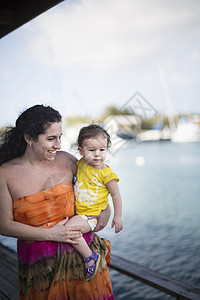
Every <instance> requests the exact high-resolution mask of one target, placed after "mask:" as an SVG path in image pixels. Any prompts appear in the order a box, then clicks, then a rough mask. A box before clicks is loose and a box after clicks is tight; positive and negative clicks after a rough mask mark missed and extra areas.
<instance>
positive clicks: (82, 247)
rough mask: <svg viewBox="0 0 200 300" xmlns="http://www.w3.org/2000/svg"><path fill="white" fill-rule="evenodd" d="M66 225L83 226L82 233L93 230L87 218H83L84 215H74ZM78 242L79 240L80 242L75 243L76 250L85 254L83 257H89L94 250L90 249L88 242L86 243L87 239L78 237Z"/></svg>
mask: <svg viewBox="0 0 200 300" xmlns="http://www.w3.org/2000/svg"><path fill="white" fill-rule="evenodd" d="M65 226H81V227H82V230H81V232H82V233H86V232H89V231H91V228H90V225H89V224H88V223H87V222H86V221H85V220H83V218H82V217H79V216H78V215H76V216H73V217H72V218H71V219H70V220H69V221H68V222H67V223H66V225H65ZM76 242H78V244H76V245H73V247H74V249H76V251H78V252H79V253H80V254H81V255H82V256H83V258H87V257H89V256H90V255H92V251H91V250H90V248H89V246H88V244H87V243H86V241H85V239H84V238H83V237H80V238H78V239H76Z"/></svg>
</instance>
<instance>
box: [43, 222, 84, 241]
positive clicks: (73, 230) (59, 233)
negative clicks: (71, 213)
mask: <svg viewBox="0 0 200 300" xmlns="http://www.w3.org/2000/svg"><path fill="white" fill-rule="evenodd" d="M68 220H69V218H65V219H64V220H62V221H60V222H59V223H57V224H56V225H54V226H53V227H51V228H49V229H48V230H49V231H50V238H49V239H50V240H51V241H55V242H64V243H69V244H72V245H77V244H78V241H76V239H78V238H80V237H81V236H82V233H81V229H82V228H81V226H65V224H66V223H67V221H68Z"/></svg>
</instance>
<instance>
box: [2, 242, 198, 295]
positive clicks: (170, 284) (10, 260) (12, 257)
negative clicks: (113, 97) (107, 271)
mask: <svg viewBox="0 0 200 300" xmlns="http://www.w3.org/2000/svg"><path fill="white" fill-rule="evenodd" d="M17 267H18V263H17V253H16V252H15V251H14V250H11V249H9V248H8V247H6V246H4V245H2V244H1V243H0V300H18V299H19V297H18V273H17ZM110 268H113V269H115V270H117V271H118V272H120V273H122V274H125V275H127V276H129V277H131V278H133V279H135V280H139V281H141V282H143V283H144V284H147V285H150V286H152V287H154V288H156V289H158V290H160V291H162V292H164V293H166V294H168V295H171V296H172V297H174V298H175V299H177V300H178V299H179V300H183V299H184V300H186V299H189V300H200V289H197V288H195V287H193V286H191V285H188V284H186V283H184V282H181V281H178V280H176V279H173V278H170V277H168V276H165V275H163V274H161V273H159V272H156V271H153V270H150V269H148V268H146V267H144V266H141V265H139V264H136V263H134V262H131V261H128V260H125V259H123V258H121V257H118V256H116V255H114V254H112V255H111V264H110Z"/></svg>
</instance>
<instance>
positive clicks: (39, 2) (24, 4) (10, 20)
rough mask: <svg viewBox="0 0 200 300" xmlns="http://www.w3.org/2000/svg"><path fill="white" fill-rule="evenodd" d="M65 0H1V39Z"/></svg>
mask: <svg viewBox="0 0 200 300" xmlns="http://www.w3.org/2000/svg"><path fill="white" fill-rule="evenodd" d="M60 2H63V0H0V38H2V37H3V36H5V35H7V34H8V33H10V32H12V31H13V30H15V29H17V28H18V27H20V26H22V25H24V24H25V23H27V22H29V21H30V20H32V19H34V18H35V17H37V16H39V15H40V14H42V13H43V12H45V11H47V10H48V9H50V8H52V7H53V6H55V5H57V4H58V3H60Z"/></svg>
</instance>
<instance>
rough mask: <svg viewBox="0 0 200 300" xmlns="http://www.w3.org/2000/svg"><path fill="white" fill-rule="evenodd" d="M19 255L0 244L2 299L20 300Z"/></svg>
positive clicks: (0, 289)
mask: <svg viewBox="0 0 200 300" xmlns="http://www.w3.org/2000/svg"><path fill="white" fill-rule="evenodd" d="M17 267H18V263H17V253H16V252H15V251H14V250H11V249H9V248H7V247H6V246H4V245H2V244H0V299H1V300H8V299H9V300H18V299H19V297H18V271H17Z"/></svg>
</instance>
